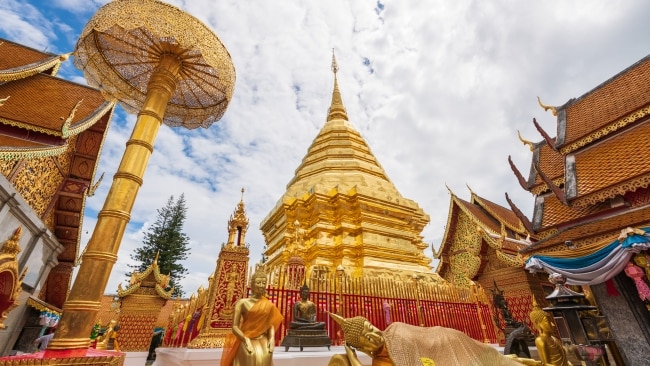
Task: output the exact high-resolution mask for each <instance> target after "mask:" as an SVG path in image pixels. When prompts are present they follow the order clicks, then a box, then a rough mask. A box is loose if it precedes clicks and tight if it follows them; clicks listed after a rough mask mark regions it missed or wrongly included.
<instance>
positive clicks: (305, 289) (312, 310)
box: [289, 284, 325, 330]
mask: <svg viewBox="0 0 650 366" xmlns="http://www.w3.org/2000/svg"><path fill="white" fill-rule="evenodd" d="M289 329H318V330H322V329H325V323H324V322H317V321H316V304H314V303H313V302H312V301H310V300H309V286H307V284H304V285H303V286H302V287H301V288H300V301H296V303H295V304H294V305H293V321H292V322H291V323H289Z"/></svg>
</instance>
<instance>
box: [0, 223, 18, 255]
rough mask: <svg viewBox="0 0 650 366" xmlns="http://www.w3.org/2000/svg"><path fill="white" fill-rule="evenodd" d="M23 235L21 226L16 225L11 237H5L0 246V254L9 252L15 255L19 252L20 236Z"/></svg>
mask: <svg viewBox="0 0 650 366" xmlns="http://www.w3.org/2000/svg"><path fill="white" fill-rule="evenodd" d="M22 235H23V227H22V226H18V228H17V229H16V230H14V233H13V234H12V235H11V238H9V239H7V240H6V241H5V242H4V243H3V244H2V246H1V247H0V254H9V255H10V256H13V257H16V255H18V253H20V237H21V236H22Z"/></svg>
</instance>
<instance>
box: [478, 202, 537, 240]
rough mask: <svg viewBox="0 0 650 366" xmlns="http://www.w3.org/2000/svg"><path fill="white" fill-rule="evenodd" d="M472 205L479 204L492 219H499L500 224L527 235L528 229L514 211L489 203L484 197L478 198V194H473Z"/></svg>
mask: <svg viewBox="0 0 650 366" xmlns="http://www.w3.org/2000/svg"><path fill="white" fill-rule="evenodd" d="M472 204H477V205H479V206H481V207H482V208H483V209H484V210H485V211H487V212H488V213H489V214H490V215H491V216H492V217H494V218H495V219H497V220H498V221H499V222H500V223H502V224H503V225H505V226H506V227H508V228H509V229H511V230H513V231H515V232H517V233H519V234H521V235H527V234H528V233H527V231H526V228H525V227H524V225H523V224H522V223H521V221H520V220H519V218H517V215H515V213H514V212H512V210H509V209H507V208H505V207H503V206H501V205H497V204H496V203H494V202H492V201H489V200H487V199H485V198H483V197H480V196H478V195H477V194H476V193H474V192H472Z"/></svg>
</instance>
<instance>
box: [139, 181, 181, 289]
mask: <svg viewBox="0 0 650 366" xmlns="http://www.w3.org/2000/svg"><path fill="white" fill-rule="evenodd" d="M157 212H158V217H157V218H156V222H154V224H153V225H151V227H150V228H149V230H148V231H147V232H146V233H145V234H144V240H143V245H142V246H141V247H139V248H137V249H136V250H135V252H134V253H132V254H131V259H132V260H134V261H137V262H139V264H133V265H131V264H129V265H128V266H129V267H130V268H132V269H133V270H134V271H137V272H142V271H144V270H145V269H147V267H149V266H150V265H151V264H152V263H153V260H154V259H155V258H156V253H160V254H159V256H158V267H159V268H160V273H162V274H170V275H171V276H170V281H169V285H170V286H173V287H174V292H173V295H172V296H174V297H175V296H181V297H182V296H183V295H184V292H183V287H182V286H181V284H180V281H181V280H182V279H183V278H185V275H187V273H188V271H187V269H186V268H185V267H184V266H183V264H182V261H183V260H185V259H187V256H188V255H189V253H190V249H189V240H190V239H189V237H188V236H187V235H186V234H185V233H183V223H184V222H185V217H186V214H187V207H186V206H185V196H184V194H181V196H180V197H179V198H178V200H176V202H174V196H171V197H169V200H168V201H167V204H166V205H165V207H163V208H160V209H158V210H157ZM130 275H131V273H127V276H130Z"/></svg>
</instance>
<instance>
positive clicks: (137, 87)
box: [48, 0, 235, 350]
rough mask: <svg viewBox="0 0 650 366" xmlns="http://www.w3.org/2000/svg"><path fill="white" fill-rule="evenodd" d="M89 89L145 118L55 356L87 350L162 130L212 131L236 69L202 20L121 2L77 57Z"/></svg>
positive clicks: (87, 33)
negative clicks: (155, 142)
mask: <svg viewBox="0 0 650 366" xmlns="http://www.w3.org/2000/svg"><path fill="white" fill-rule="evenodd" d="M74 56H75V65H76V66H77V67H78V68H80V69H81V70H83V72H84V75H85V77H86V79H87V80H88V83H89V84H90V85H92V86H95V87H98V88H99V89H100V90H101V91H102V93H103V94H104V95H105V96H106V98H109V99H117V100H118V101H119V103H120V104H121V105H122V106H123V107H124V108H125V109H126V110H127V111H129V112H132V113H137V114H138V118H137V121H136V124H135V126H134V128H133V132H132V134H131V138H130V139H129V141H128V142H127V143H126V150H125V152H124V155H123V157H122V161H121V163H120V166H119V168H118V170H117V173H116V174H115V175H114V177H113V184H112V185H111V188H110V191H109V192H108V196H107V197H106V201H105V202H104V207H103V208H102V210H101V211H100V212H99V214H98V220H97V224H96V226H95V230H94V231H93V234H92V236H91V238H90V241H89V242H88V245H87V247H86V250H85V253H84V254H83V257H82V263H81V266H80V268H79V273H78V274H77V277H76V280H75V282H74V284H73V286H72V289H71V291H70V294H69V296H68V299H67V301H66V302H65V304H64V306H63V316H62V317H61V320H60V321H59V326H58V329H57V331H56V333H55V337H54V339H53V340H52V342H50V344H49V347H48V350H63V349H80V348H87V347H88V346H89V344H90V339H89V335H90V331H91V329H92V327H93V324H94V322H95V319H96V317H97V312H98V311H99V307H100V300H101V297H102V295H103V293H104V290H105V288H106V284H107V283H108V279H109V276H110V273H111V269H112V268H113V264H114V263H115V262H116V260H117V251H118V249H119V246H120V242H121V240H122V237H123V236H124V231H125V229H126V225H127V224H128V222H129V220H130V214H131V210H132V208H133V203H134V202H135V198H136V196H137V193H138V190H139V189H140V186H141V185H142V177H143V176H144V171H145V169H146V166H147V163H148V161H149V157H150V156H151V153H152V152H153V145H154V141H155V139H156V135H157V133H158V129H159V128H160V125H161V124H162V123H165V124H167V125H170V126H174V127H176V126H184V127H186V128H189V129H193V128H197V127H199V126H200V127H209V126H210V125H211V124H212V123H214V122H216V121H218V120H219V119H220V118H221V117H222V116H223V114H224V112H225V110H226V107H227V106H228V103H229V102H230V99H231V97H232V92H233V87H234V84H235V69H234V66H233V64H232V60H231V58H230V54H229V53H228V51H227V50H226V48H225V47H224V46H223V44H222V43H221V41H220V40H219V38H218V37H217V36H216V35H215V34H214V33H213V32H212V31H211V30H210V29H208V28H207V27H206V26H205V25H204V24H203V23H201V22H200V21H199V20H198V19H196V18H194V17H192V16H191V15H189V14H187V13H185V12H183V11H182V10H180V9H178V8H176V7H174V6H171V5H168V4H165V3H162V2H160V1H157V0H115V1H113V2H110V3H108V4H106V5H104V6H103V7H102V8H100V9H99V10H98V11H97V13H96V14H95V15H94V16H93V17H92V18H91V19H90V21H89V22H88V24H87V25H86V27H85V28H84V30H83V32H82V34H81V36H80V38H79V41H78V42H77V46H76V49H75V52H74Z"/></svg>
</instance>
